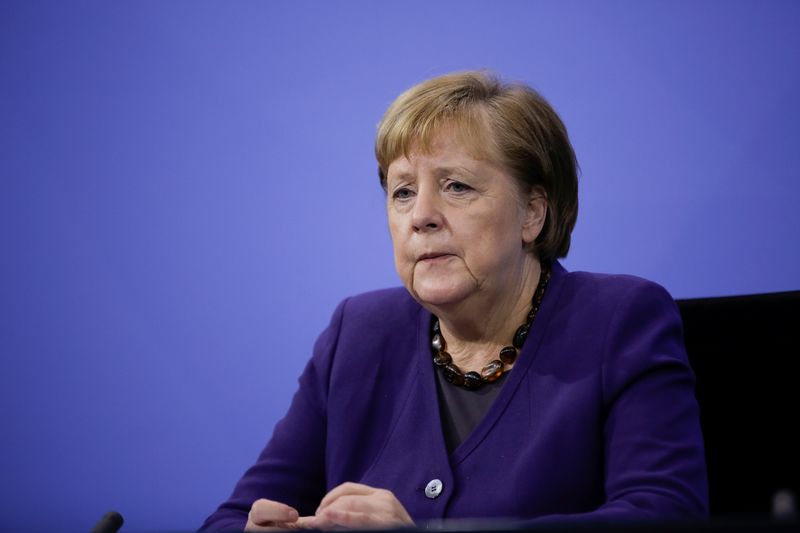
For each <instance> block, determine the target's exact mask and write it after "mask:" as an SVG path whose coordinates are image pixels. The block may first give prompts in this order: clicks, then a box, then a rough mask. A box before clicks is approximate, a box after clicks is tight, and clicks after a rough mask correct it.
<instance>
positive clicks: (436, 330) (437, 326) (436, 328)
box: [433, 320, 440, 333]
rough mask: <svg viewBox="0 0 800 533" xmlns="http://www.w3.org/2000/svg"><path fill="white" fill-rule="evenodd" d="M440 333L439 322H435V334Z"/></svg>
mask: <svg viewBox="0 0 800 533" xmlns="http://www.w3.org/2000/svg"><path fill="white" fill-rule="evenodd" d="M439 331H440V329H439V321H438V320H434V321H433V332H434V333H439Z"/></svg>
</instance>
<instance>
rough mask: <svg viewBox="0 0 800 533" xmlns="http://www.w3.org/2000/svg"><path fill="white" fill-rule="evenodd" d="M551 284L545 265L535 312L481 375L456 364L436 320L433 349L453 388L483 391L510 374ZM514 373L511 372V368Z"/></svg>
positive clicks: (532, 309)
mask: <svg viewBox="0 0 800 533" xmlns="http://www.w3.org/2000/svg"><path fill="white" fill-rule="evenodd" d="M549 281H550V268H549V266H544V267H543V268H542V274H541V276H540V277H539V284H538V285H537V286H536V291H535V292H534V293H533V300H532V302H531V310H530V311H529V312H528V318H527V320H526V321H525V323H524V324H522V325H521V326H520V327H518V328H517V332H516V333H515V334H514V339H513V341H512V343H511V346H506V347H505V348H503V349H502V350H500V355H499V356H498V357H499V359H495V360H493V361H492V362H490V363H489V364H488V365H486V366H485V367H483V368H482V369H481V371H480V373H479V372H476V371H474V370H472V371H470V372H466V373H465V372H463V371H462V370H461V369H460V368H458V367H457V366H456V364H455V363H454V362H453V357H452V356H451V355H450V354H449V353H448V352H447V343H446V342H445V340H444V335H442V330H441V328H440V327H439V319H438V318H437V317H435V316H434V317H433V324H432V326H431V347H432V348H433V364H434V365H436V366H437V367H439V368H440V369H441V371H442V373H443V374H444V379H445V380H447V382H448V383H452V384H453V385H458V386H462V387H464V388H467V389H470V390H475V389H478V388H480V387H481V386H482V385H483V384H484V383H492V382H494V381H497V379H498V378H500V376H502V375H503V374H504V373H505V372H506V365H512V364H514V361H516V360H517V355H518V354H519V351H520V350H521V349H522V345H523V344H524V343H525V339H526V338H527V337H528V332H529V331H530V330H531V324H533V319H534V318H536V313H538V312H539V307H540V306H541V305H542V298H544V291H545V289H546V288H547V283H548V282H549ZM509 372H510V369H509Z"/></svg>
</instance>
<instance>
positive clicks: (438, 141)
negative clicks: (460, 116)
mask: <svg viewBox="0 0 800 533" xmlns="http://www.w3.org/2000/svg"><path fill="white" fill-rule="evenodd" d="M467 131H468V130H464V129H462V128H459V127H458V126H457V125H454V124H449V125H447V126H446V127H442V128H439V129H437V130H436V131H435V132H433V133H432V134H430V135H428V136H427V138H419V139H415V140H413V141H412V142H411V143H410V144H409V146H408V147H407V148H406V149H405V150H404V151H402V152H399V153H398V154H396V157H395V159H394V160H393V161H391V162H390V163H389V168H388V169H387V170H388V174H389V175H392V174H396V173H398V172H410V171H413V170H414V169H415V168H417V167H420V166H426V167H442V168H446V167H463V166H474V165H479V164H487V163H488V164H492V163H495V162H496V158H495V157H493V151H492V149H491V142H490V141H488V137H489V135H488V132H485V131H484V132H481V133H480V134H479V135H476V134H475V133H474V132H467Z"/></svg>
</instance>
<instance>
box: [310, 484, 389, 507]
mask: <svg viewBox="0 0 800 533" xmlns="http://www.w3.org/2000/svg"><path fill="white" fill-rule="evenodd" d="M375 490H376V489H374V488H372V487H370V486H369V485H362V484H361V483H351V482H347V483H342V484H341V485H339V486H338V487H336V488H335V489H333V490H331V491H330V492H329V493H328V494H326V495H325V497H324V498H322V501H321V502H319V507H317V513H319V511H320V510H322V509H325V508H326V507H328V506H329V505H330V504H332V503H333V502H335V501H336V500H337V499H338V498H340V497H342V496H352V495H361V496H366V495H369V494H372V493H374V492H375Z"/></svg>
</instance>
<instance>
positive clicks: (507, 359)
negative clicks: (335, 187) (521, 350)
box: [500, 346, 517, 365]
mask: <svg viewBox="0 0 800 533" xmlns="http://www.w3.org/2000/svg"><path fill="white" fill-rule="evenodd" d="M500 360H501V361H502V362H504V363H505V364H507V365H513V364H514V361H516V360H517V349H516V348H514V347H513V346H506V347H505V348H503V349H502V350H500Z"/></svg>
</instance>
